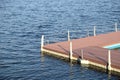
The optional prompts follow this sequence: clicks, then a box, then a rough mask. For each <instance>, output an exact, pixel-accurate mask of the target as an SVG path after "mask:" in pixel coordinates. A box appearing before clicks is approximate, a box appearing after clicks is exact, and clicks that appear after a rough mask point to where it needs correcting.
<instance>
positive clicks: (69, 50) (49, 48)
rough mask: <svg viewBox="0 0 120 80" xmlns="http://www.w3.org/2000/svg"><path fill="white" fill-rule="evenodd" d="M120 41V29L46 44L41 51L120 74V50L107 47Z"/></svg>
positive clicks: (42, 44) (42, 40) (42, 45)
mask: <svg viewBox="0 0 120 80" xmlns="http://www.w3.org/2000/svg"><path fill="white" fill-rule="evenodd" d="M119 43H120V31H117V32H110V33H106V34H100V35H95V36H90V37H85V38H79V39H73V40H68V41H63V42H57V43H52V44H47V45H44V36H42V39H41V52H43V53H47V54H50V55H55V56H58V57H62V58H65V59H68V60H70V61H76V62H79V63H80V64H81V65H84V64H85V65H88V67H95V68H100V69H104V70H105V71H108V72H110V74H115V75H119V76H120V51H117V50H111V49H107V48H105V47H106V46H110V45H114V44H119Z"/></svg>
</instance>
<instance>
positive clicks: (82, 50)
mask: <svg viewBox="0 0 120 80" xmlns="http://www.w3.org/2000/svg"><path fill="white" fill-rule="evenodd" d="M81 59H83V49H81Z"/></svg>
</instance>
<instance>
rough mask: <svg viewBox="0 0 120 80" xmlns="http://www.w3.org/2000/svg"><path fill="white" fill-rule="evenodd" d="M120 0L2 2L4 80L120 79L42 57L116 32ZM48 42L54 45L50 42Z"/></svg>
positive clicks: (0, 67)
mask: <svg viewBox="0 0 120 80" xmlns="http://www.w3.org/2000/svg"><path fill="white" fill-rule="evenodd" d="M119 4H120V0H0V80H117V79H119V77H117V76H113V75H108V74H106V73H103V72H98V71H96V70H91V69H88V68H86V67H81V66H80V65H77V64H74V65H71V64H69V63H68V62H65V61H62V60H59V59H56V58H53V57H49V56H45V55H44V56H42V54H41V52H40V38H41V35H42V34H44V35H45V36H46V38H45V40H46V41H47V42H49V43H52V42H55V41H64V40H67V30H68V29H69V30H70V31H71V30H73V31H76V30H79V32H76V33H74V32H72V34H71V38H78V37H86V35H87V34H86V32H87V30H89V32H90V35H93V33H92V31H93V26H94V25H96V26H97V34H101V33H107V32H111V31H114V23H115V22H117V23H118V26H119V23H120V5H119ZM48 40H49V41H48Z"/></svg>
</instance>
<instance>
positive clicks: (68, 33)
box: [68, 30, 70, 41]
mask: <svg viewBox="0 0 120 80" xmlns="http://www.w3.org/2000/svg"><path fill="white" fill-rule="evenodd" d="M68 41H70V31H69V30H68Z"/></svg>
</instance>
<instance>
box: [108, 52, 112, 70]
mask: <svg viewBox="0 0 120 80" xmlns="http://www.w3.org/2000/svg"><path fill="white" fill-rule="evenodd" d="M108 70H111V51H110V50H108Z"/></svg>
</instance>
